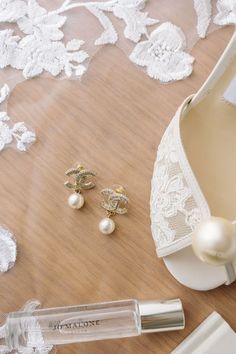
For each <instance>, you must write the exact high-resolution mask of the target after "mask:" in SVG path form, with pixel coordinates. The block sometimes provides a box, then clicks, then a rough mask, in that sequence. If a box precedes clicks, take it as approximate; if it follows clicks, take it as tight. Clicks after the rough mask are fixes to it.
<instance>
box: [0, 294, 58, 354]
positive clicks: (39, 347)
mask: <svg viewBox="0 0 236 354" xmlns="http://www.w3.org/2000/svg"><path fill="white" fill-rule="evenodd" d="M38 306H40V302H39V301H38V300H31V301H28V302H27V303H26V304H25V305H24V306H23V308H22V309H21V310H20V311H23V312H26V313H31V312H32V311H34V310H36V308H37V307H38ZM31 319H32V321H33V322H31V325H32V326H33V329H34V330H33V331H31V332H30V331H29V337H28V342H27V347H25V348H16V349H17V352H15V353H16V354H48V353H50V352H51V351H52V349H53V346H52V345H44V341H43V336H42V333H41V330H40V327H39V324H38V323H37V321H36V320H35V319H34V318H33V317H31ZM35 329H36V330H35ZM0 338H1V339H4V338H5V325H2V326H1V327H0ZM32 344H33V346H32ZM0 353H1V354H7V353H12V351H11V350H9V348H8V347H6V346H3V345H0Z"/></svg>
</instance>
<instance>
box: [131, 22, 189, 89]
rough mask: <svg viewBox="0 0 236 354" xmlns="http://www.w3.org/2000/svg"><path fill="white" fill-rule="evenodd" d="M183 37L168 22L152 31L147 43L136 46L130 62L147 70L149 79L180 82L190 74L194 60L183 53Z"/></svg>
mask: <svg viewBox="0 0 236 354" xmlns="http://www.w3.org/2000/svg"><path fill="white" fill-rule="evenodd" d="M185 45H186V43H185V36H184V33H183V32H182V31H181V29H180V28H179V27H177V26H174V25H173V24H172V23H170V22H166V23H163V24H162V25H160V26H159V27H158V28H157V29H156V30H154V31H153V32H152V33H151V35H150V37H149V39H148V40H147V41H142V42H140V43H138V44H137V45H136V47H135V48H134V50H133V52H132V53H131V54H130V60H131V61H133V62H134V63H136V64H138V65H141V66H144V67H146V68H147V73H148V75H149V76H150V77H152V78H154V79H158V80H160V81H163V82H168V81H173V80H181V79H183V78H185V77H187V76H189V75H190V74H191V72H192V63H193V61H194V58H193V57H192V56H191V55H189V54H187V53H185V52H184V51H183V50H184V48H185Z"/></svg>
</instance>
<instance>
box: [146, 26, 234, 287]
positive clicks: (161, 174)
mask: <svg viewBox="0 0 236 354" xmlns="http://www.w3.org/2000/svg"><path fill="white" fill-rule="evenodd" d="M235 158H236V32H235V34H234V35H233V37H232V39H231V41H230V42H229V44H228V46H227V48H226V49H225V51H224V53H223V55H222V56H221V58H220V60H219V62H218V63H217V65H216V66H215V68H214V69H213V71H212V73H211V74H210V76H209V77H208V79H207V80H206V81H205V83H204V84H203V86H202V87H201V88H200V90H199V91H198V92H197V93H196V94H194V95H191V96H190V97H188V98H187V99H186V100H185V101H184V102H183V104H182V105H181V106H180V107H179V109H178V110H177V113H176V115H175V116H174V118H173V119H172V121H171V123H170V125H169V126H168V128H167V130H166V131H165V133H164V136H163V138H162V140H161V142H160V145H159V148H158V152H157V159H156V162H155V166H154V172H153V178H152V191H151V202H150V203H151V223H152V235H153V238H154V241H155V245H156V250H157V255H158V256H159V257H162V258H163V260H164V262H165V265H166V267H167V268H168V270H169V271H170V273H171V274H172V275H173V276H174V277H175V278H176V279H177V280H178V281H179V282H180V283H182V284H183V285H185V286H188V287H190V288H192V289H196V290H209V289H214V288H216V287H218V286H220V285H222V284H227V285H228V284H230V283H232V282H233V281H234V280H235V278H236V277H235V274H236V260H235V261H234V260H233V261H231V262H230V264H228V265H224V264H223V265H218V266H215V265H212V264H208V263H204V262H202V261H201V260H200V259H199V258H198V257H197V256H196V254H195V253H194V251H193V248H192V236H193V234H194V232H195V230H196V229H197V228H198V227H199V225H201V223H203V222H205V221H206V220H210V218H211V217H212V216H214V217H222V218H225V219H227V220H230V225H231V222H232V223H234V221H235V219H236V183H235V176H236V163H235ZM235 240H236V236H235Z"/></svg>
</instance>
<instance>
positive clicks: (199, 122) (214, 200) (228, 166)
mask: <svg viewBox="0 0 236 354" xmlns="http://www.w3.org/2000/svg"><path fill="white" fill-rule="evenodd" d="M235 76H236V56H235V57H234V59H233V60H232V61H231V63H230V64H229V65H228V67H227V69H226V70H225V72H224V74H223V75H222V76H221V78H220V79H219V80H218V81H217V83H216V84H215V86H214V87H213V88H212V89H211V90H210V92H209V93H207V95H206V96H205V97H204V98H203V99H202V100H201V101H200V102H199V103H198V104H197V105H196V106H195V107H193V108H192V109H191V110H190V111H189V112H188V113H187V114H186V116H185V117H184V118H183V120H182V122H181V136H182V141H183V146H184V149H185V152H186V155H187V158H188V160H189V162H190V165H191V167H192V170H193V172H194V174H195V176H196V178H197V181H198V183H199V185H200V187H201V189H202V192H203V194H204V196H205V198H206V200H207V203H208V205H209V208H210V210H211V214H212V215H214V216H221V217H225V218H227V219H229V220H232V221H233V220H236V210H235V203H236V183H235V176H236V105H235V106H234V105H232V104H230V103H228V102H226V101H225V100H224V98H223V95H224V92H225V91H226V89H227V88H228V86H229V85H230V82H231V81H232V80H233V78H234V77H235Z"/></svg>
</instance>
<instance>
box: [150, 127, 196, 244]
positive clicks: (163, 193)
mask: <svg viewBox="0 0 236 354" xmlns="http://www.w3.org/2000/svg"><path fill="white" fill-rule="evenodd" d="M175 141H176V139H175V137H174V132H173V128H172V126H170V127H169V128H168V129H167V131H166V132H165V134H164V136H163V139H162V141H161V143H160V145H159V148H158V153H157V160H156V163H155V167H154V174H153V179H152V193H151V219H152V231H153V236H154V239H155V241H156V244H157V248H158V249H161V248H163V247H165V246H167V245H170V244H171V243H172V242H174V241H176V240H178V238H180V237H183V236H184V235H186V234H190V233H191V232H192V230H194V228H195V227H196V225H197V224H198V223H199V222H200V220H201V213H200V210H199V209H198V207H197V205H196V203H195V202H194V200H193V196H192V191H191V188H190V187H189V186H188V184H187V181H186V179H185V177H184V174H183V172H182V170H181V168H180V166H179V156H178V151H177V148H176V142H175ZM173 225H175V227H174V226H173ZM178 228H181V232H178Z"/></svg>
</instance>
